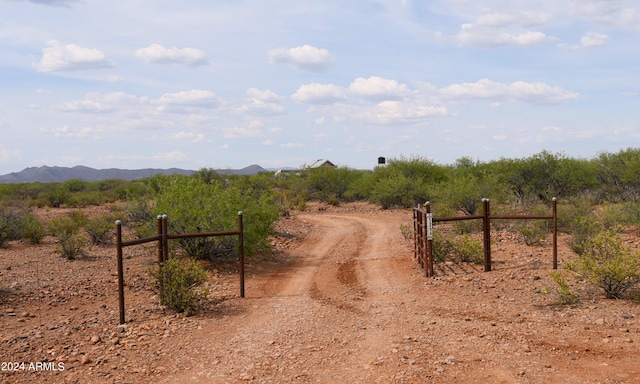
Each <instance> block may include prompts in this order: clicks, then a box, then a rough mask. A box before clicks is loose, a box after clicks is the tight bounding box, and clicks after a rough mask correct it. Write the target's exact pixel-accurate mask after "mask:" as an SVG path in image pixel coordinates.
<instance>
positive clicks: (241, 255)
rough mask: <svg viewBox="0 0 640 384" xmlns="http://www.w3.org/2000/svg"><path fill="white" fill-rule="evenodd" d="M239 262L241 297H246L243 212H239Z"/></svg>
mask: <svg viewBox="0 0 640 384" xmlns="http://www.w3.org/2000/svg"><path fill="white" fill-rule="evenodd" d="M238 243H239V244H238V262H239V263H240V297H244V223H243V222H242V211H239V212H238Z"/></svg>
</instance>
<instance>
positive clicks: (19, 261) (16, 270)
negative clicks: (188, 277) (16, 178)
mask: <svg viewBox="0 0 640 384" xmlns="http://www.w3.org/2000/svg"><path fill="white" fill-rule="evenodd" d="M319 208H322V209H319ZM100 209H106V208H100ZM89 211H90V212H89V214H96V213H97V212H96V208H92V209H91V210H89ZM63 213H64V210H63V209H60V210H51V211H40V212H38V214H39V215H40V216H41V217H43V218H44V219H47V218H48V217H50V216H51V215H59V214H63ZM411 220H412V215H411V212H410V211H407V210H380V209H378V208H376V207H373V206H371V205H367V204H360V203H356V204H344V205H342V206H340V207H325V206H320V205H318V204H309V206H308V209H307V210H306V211H305V212H296V213H294V214H292V216H291V217H288V218H282V219H281V220H280V221H279V222H278V223H277V226H276V229H277V233H278V235H277V236H276V237H275V238H274V239H273V245H274V247H275V251H274V253H272V254H268V255H257V256H250V257H248V264H247V267H246V270H247V278H246V296H247V297H246V298H240V297H239V283H238V280H239V278H238V275H237V274H236V273H234V268H235V267H233V266H228V265H227V266H222V265H219V266H215V268H214V267H213V266H209V269H210V279H209V282H208V287H209V289H210V291H211V300H210V301H209V303H208V304H207V305H206V306H205V307H204V308H203V309H202V310H201V311H199V312H197V313H195V314H194V315H193V316H188V317H185V315H183V314H175V313H172V312H170V311H168V310H166V309H164V308H162V306H160V305H159V303H158V299H157V297H156V295H155V293H154V292H153V289H152V288H151V285H150V283H149V278H148V270H149V268H150V267H151V266H152V265H153V262H154V260H155V249H154V248H153V247H151V246H150V247H145V246H135V247H129V248H126V249H125V256H126V258H125V262H124V264H125V276H126V287H125V292H126V304H127V323H126V324H125V325H124V326H119V325H118V297H117V285H116V280H117V275H116V251H115V247H114V246H113V244H111V245H109V246H107V247H94V248H92V249H90V250H89V251H88V252H87V256H85V257H83V258H81V259H79V260H75V261H65V260H63V259H61V258H60V256H59V255H57V254H55V253H54V251H53V248H54V246H55V244H54V239H52V238H45V241H44V242H43V243H42V244H41V245H36V246H31V245H25V244H22V243H21V242H12V243H10V244H9V247H8V248H6V249H0V280H1V281H2V282H3V287H4V289H3V291H2V293H1V294H0V326H1V331H0V343H1V346H2V347H1V349H0V361H2V362H3V366H2V369H3V370H2V372H0V382H2V383H187V382H189V383H240V382H246V383H288V382H295V383H425V382H429V383H452V382H454V383H640V322H639V321H638V318H639V317H640V306H639V305H638V302H637V301H628V300H626V301H625V300H619V301H616V300H607V299H604V298H603V297H602V295H601V294H600V292H598V291H596V290H594V289H588V288H586V287H584V286H576V288H577V289H580V290H581V292H582V298H581V300H580V302H579V303H577V304H575V305H571V306H559V305H554V304H553V302H554V300H555V298H554V297H553V295H545V294H542V293H541V292H542V291H544V289H545V288H550V289H553V287H554V283H553V281H552V280H551V278H550V277H549V273H548V272H549V270H550V269H551V250H550V249H549V248H541V247H539V246H538V247H528V246H526V245H524V244H523V243H522V242H521V241H518V239H517V237H516V236H510V235H504V234H500V235H496V236H494V239H493V241H494V246H493V248H492V250H493V259H494V262H493V268H494V270H493V271H492V272H488V273H485V272H482V268H481V266H476V265H472V264H457V263H441V264H437V265H436V274H437V276H436V277H435V278H425V277H424V275H423V273H422V271H421V270H420V269H419V268H418V267H417V264H416V263H415V262H414V260H413V245H412V243H411V242H410V241H409V240H407V239H405V238H404V237H403V234H402V231H401V225H405V226H411V225H412V224H411ZM631 240H632V244H635V245H636V246H637V244H638V239H637V237H635V236H634V237H633V238H632V239H631ZM559 243H560V249H559V259H560V265H561V266H562V265H563V263H564V262H565V261H566V260H568V259H569V258H571V257H573V254H572V252H571V251H570V250H569V248H568V246H567V239H566V238H565V237H561V238H560V242H559ZM43 361H45V362H48V363H49V362H53V363H54V364H48V365H44V366H43V365H40V366H39V369H38V366H35V363H36V362H43ZM11 362H24V363H25V366H24V368H21V367H20V366H18V369H17V370H13V371H9V368H12V367H13V368H15V367H14V366H13V365H12V364H10V363H11ZM29 363H34V366H32V367H30V366H29ZM44 367H47V368H49V370H43V369H44ZM52 367H55V368H56V369H57V370H55V371H52V370H51V368H52ZM30 368H32V369H30ZM60 368H64V370H61V369H60Z"/></svg>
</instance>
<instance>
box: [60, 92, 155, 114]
mask: <svg viewBox="0 0 640 384" xmlns="http://www.w3.org/2000/svg"><path fill="white" fill-rule="evenodd" d="M145 101H146V98H138V97H136V96H133V95H130V94H127V93H125V92H111V93H107V94H101V93H89V94H87V95H85V97H84V99H82V100H73V101H68V102H64V103H62V104H61V105H60V106H58V110H60V111H63V112H84V113H107V112H113V111H115V110H116V108H117V107H127V108H129V107H131V106H133V105H139V104H140V103H144V102H145Z"/></svg>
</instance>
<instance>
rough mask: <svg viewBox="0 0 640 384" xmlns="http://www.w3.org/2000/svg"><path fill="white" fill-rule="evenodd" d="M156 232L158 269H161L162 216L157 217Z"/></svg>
mask: <svg viewBox="0 0 640 384" xmlns="http://www.w3.org/2000/svg"><path fill="white" fill-rule="evenodd" d="M157 219H158V231H157V234H158V236H159V239H158V268H161V267H162V263H163V262H164V255H163V248H162V215H158V217H157Z"/></svg>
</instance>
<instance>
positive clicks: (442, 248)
mask: <svg viewBox="0 0 640 384" xmlns="http://www.w3.org/2000/svg"><path fill="white" fill-rule="evenodd" d="M431 247H432V253H433V258H434V260H436V261H445V260H446V259H447V258H449V257H451V258H453V259H454V260H456V261H460V262H463V263H474V264H481V263H482V262H483V260H484V254H483V251H482V242H481V241H480V240H477V239H474V238H472V237H471V236H468V235H462V236H452V237H446V236H445V235H443V234H442V233H439V232H434V234H433V241H432V242H431Z"/></svg>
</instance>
